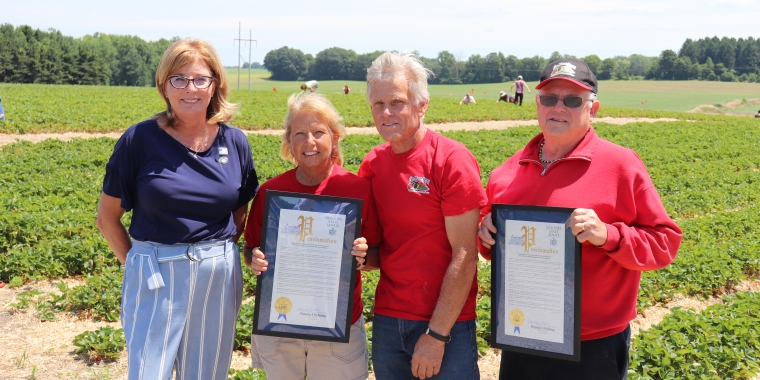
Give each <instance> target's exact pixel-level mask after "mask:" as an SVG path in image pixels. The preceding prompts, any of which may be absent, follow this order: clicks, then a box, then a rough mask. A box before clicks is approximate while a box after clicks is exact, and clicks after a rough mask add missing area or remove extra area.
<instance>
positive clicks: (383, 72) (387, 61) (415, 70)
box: [367, 51, 435, 105]
mask: <svg viewBox="0 0 760 380" xmlns="http://www.w3.org/2000/svg"><path fill="white" fill-rule="evenodd" d="M433 75H435V74H433V72H432V71H431V70H430V69H428V68H426V67H425V65H423V64H422V62H421V61H420V59H419V58H418V57H417V56H416V55H414V54H412V53H399V52H395V51H388V52H385V53H383V54H382V55H381V56H379V57H377V58H376V59H375V60H374V61H373V62H372V65H370V67H369V68H368V69H367V102H370V98H369V94H370V92H371V91H372V85H374V84H375V83H377V82H379V81H381V80H392V79H395V78H398V77H402V76H403V78H405V79H406V80H407V82H408V83H409V89H408V93H409V96H410V98H411V100H412V101H413V102H414V103H415V104H417V105H420V104H422V103H427V102H428V101H430V93H429V92H428V83H427V80H428V78H430V77H431V76H433Z"/></svg>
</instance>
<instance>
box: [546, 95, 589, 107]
mask: <svg viewBox="0 0 760 380" xmlns="http://www.w3.org/2000/svg"><path fill="white" fill-rule="evenodd" d="M538 99H539V101H540V102H541V104H542V105H544V106H546V107H554V106H555V105H557V102H559V97H557V96H555V95H540V96H539V97H538ZM562 103H563V104H564V105H565V107H567V108H578V107H580V106H581V105H582V104H583V98H581V97H580V96H575V95H570V96H565V97H564V98H562Z"/></svg>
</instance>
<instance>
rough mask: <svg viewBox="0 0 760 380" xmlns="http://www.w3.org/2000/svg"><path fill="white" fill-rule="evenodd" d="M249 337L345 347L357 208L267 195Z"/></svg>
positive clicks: (350, 202)
mask: <svg viewBox="0 0 760 380" xmlns="http://www.w3.org/2000/svg"><path fill="white" fill-rule="evenodd" d="M265 205H266V206H265V207H266V208H265V211H264V221H263V223H262V232H261V251H262V252H264V254H265V256H266V260H267V261H268V262H269V266H268V270H267V271H266V272H264V273H262V274H261V275H260V276H259V277H258V278H257V281H256V299H255V305H254V317H253V330H252V331H253V333H254V334H258V335H271V336H280V337H288V338H299V339H311V340H323V341H330V342H343V343H347V342H348V340H349V333H350V331H351V311H352V307H353V299H354V286H355V284H356V260H355V259H354V256H352V255H351V248H352V247H353V244H354V239H356V238H357V237H359V236H360V227H361V215H362V200H361V199H353V198H338V197H330V196H322V195H313V194H300V193H288V192H282V191H272V190H269V191H267V192H266V198H265Z"/></svg>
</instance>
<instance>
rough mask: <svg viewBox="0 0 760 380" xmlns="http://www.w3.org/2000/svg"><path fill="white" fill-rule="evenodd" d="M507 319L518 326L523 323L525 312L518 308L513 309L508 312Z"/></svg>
mask: <svg viewBox="0 0 760 380" xmlns="http://www.w3.org/2000/svg"><path fill="white" fill-rule="evenodd" d="M509 321H510V322H512V324H513V325H515V326H517V327H520V326H522V324H523V323H525V314H523V312H522V310H520V309H513V310H512V311H510V312H509Z"/></svg>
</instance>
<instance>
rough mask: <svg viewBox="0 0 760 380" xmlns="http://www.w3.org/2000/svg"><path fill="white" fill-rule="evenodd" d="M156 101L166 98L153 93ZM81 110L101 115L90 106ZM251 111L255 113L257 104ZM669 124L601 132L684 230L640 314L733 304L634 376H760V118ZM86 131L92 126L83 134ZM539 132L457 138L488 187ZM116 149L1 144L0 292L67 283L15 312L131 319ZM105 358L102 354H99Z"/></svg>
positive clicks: (665, 342) (262, 156) (113, 121)
mask: <svg viewBox="0 0 760 380" xmlns="http://www.w3.org/2000/svg"><path fill="white" fill-rule="evenodd" d="M3 86H4V87H3V89H4V90H8V88H6V87H5V86H8V85H3ZM108 90H109V89H104V91H108ZM135 91H138V92H139V91H144V89H135ZM151 91H155V90H151ZM138 92H136V93H135V94H134V98H133V99H123V100H124V102H123V104H124V105H125V108H126V111H123V112H122V111H119V112H120V113H119V114H115V115H116V116H113V115H112V116H104V114H101V115H92V119H87V120H90V121H89V122H83V121H82V120H83V119H82V117H84V116H82V115H69V116H66V117H71V119H72V120H78V121H77V122H76V123H73V122H72V123H71V124H70V125H68V124H61V123H60V122H59V121H58V120H59V118H61V117H64V116H61V115H57V116H49V115H46V114H45V113H44V112H45V111H41V112H40V114H39V115H37V116H35V115H32V116H29V119H28V120H27V121H24V122H16V121H12V122H10V123H6V124H0V130H2V131H5V132H9V131H10V132H18V131H25V132H29V131H30V129H29V128H31V127H30V126H31V125H42V126H43V127H42V129H47V130H51V131H57V130H93V131H95V130H97V131H101V130H102V131H105V130H110V131H113V130H121V129H123V128H124V127H125V126H126V125H128V124H130V121H128V120H133V119H134V117H133V116H131V115H133V112H134V110H145V109H152V108H151V107H155V108H156V110H158V107H160V106H161V104H160V103H159V104H155V105H153V104H152V103H151V105H144V106H142V105H140V104H142V103H139V101H136V100H135V99H141V97H142V96H143V95H141V94H140V93H138ZM105 96H106V95H104V96H103V97H105ZM150 96H151V97H152V98H153V99H155V98H156V97H155V94H154V93H151V95H150ZM251 96H253V95H251ZM256 96H261V97H260V98H256V99H253V98H250V99H249V98H246V99H245V102H244V104H249V103H248V102H261V103H262V104H264V103H265V102H269V101H271V99H272V98H275V99H277V101H278V102H280V103H281V104H284V99H285V98H284V97H282V96H280V95H279V94H276V95H273V94H266V95H256ZM4 98H5V96H4ZM97 98H100V97H97ZM30 101H31V100H30ZM88 101H91V102H98V101H102V99H96V98H93V99H90V100H88ZM346 101H347V102H348V101H349V100H346ZM353 101H354V100H350V102H353ZM363 102H364V99H363V98H362V97H359V96H357V97H356V104H353V103H350V104H341V103H338V107H339V109H341V107H348V108H352V109H355V110H357V112H359V111H360V113H358V114H356V115H352V114H350V113H349V112H346V113H344V116H345V117H346V120H358V121H359V122H356V123H350V122H347V124H349V125H368V124H369V122H371V120H370V119H368V118H369V113H368V112H367V110H366V107H365V106H364V103H363ZM4 104H5V102H4ZM126 105H129V106H128V107H126ZM501 106H502V107H501V110H504V107H503V105H501ZM71 107H72V109H76V108H79V107H76V106H74V105H72V106H71ZM82 108H83V109H90V110H91V109H92V108H91V107H90V106H87V107H82ZM256 108H257V109H258V108H266V107H256ZM281 108H282V107H281ZM434 108H438V110H439V112H441V115H445V113H444V112H452V114H450V115H448V116H447V117H450V118H451V119H456V118H457V116H456V115H454V114H453V112H455V111H453V110H461V108H452V109H453V110H452V111H448V108H446V107H434ZM513 108H516V107H513ZM483 109H484V110H487V108H485V107H484V108H483ZM511 109H512V108H510V110H511ZM524 109H525V110H521V109H518V110H515V111H514V112H519V113H516V114H515V115H511V118H518V119H519V118H524V119H530V118H532V117H534V112H535V111H530V110H529V108H528V107H524ZM432 111H434V109H433V108H431V115H430V118H428V119H427V120H428V121H430V119H435V120H437V121H444V120H447V119H445V118H443V116H441V117H442V118H443V119H442V120H438V119H436V117H439V116H436V115H435V114H433V112H432ZM72 112H73V111H72ZM266 112H272V114H271V116H266V115H263V114H261V115H256V116H250V117H251V118H252V119H250V120H254V119H256V120H271V123H272V124H263V125H261V124H259V125H256V126H254V125H253V124H246V123H248V122H247V121H245V120H249V119H246V118H245V117H248V116H245V117H243V118H241V119H240V120H241V121H240V125H244V126H250V127H257V128H258V127H273V126H275V125H277V124H278V123H279V122H280V119H281V115H284V109H279V108H276V109H274V110H267V111H266ZM341 112H343V110H342V109H341ZM456 112H461V111H456ZM484 112H486V113H485V114H484V115H485V116H477V115H475V116H472V115H470V116H471V120H481V119H488V118H489V117H492V116H489V115H490V114H488V113H487V112H490V111H484ZM494 112H495V111H494ZM608 112H609V114H608V116H622V115H628V116H630V112H632V111H629V110H610V111H608ZM141 113H142V112H141ZM365 113H366V114H365ZM523 113H524V115H523ZM616 113H619V115H616ZM242 114H243V115H246V109H245V107H244V108H243V109H242ZM278 115H279V116H278ZM638 116H647V115H638ZM655 116H657V115H655ZM661 116H676V117H678V118H680V119H691V120H682V121H678V122H667V123H666V122H658V123H653V124H649V123H633V124H626V125H624V126H613V125H607V124H603V123H598V124H595V128H596V130H597V132H598V133H599V135H600V136H602V137H603V138H605V139H608V140H610V141H613V142H615V143H617V144H620V145H623V146H626V147H629V148H631V149H633V150H635V151H636V152H637V153H638V154H639V155H640V156H641V158H642V160H643V161H644V162H645V164H646V165H647V168H648V170H649V173H650V175H651V176H652V179H653V181H654V183H655V185H656V186H657V188H658V190H659V193H660V196H661V197H662V199H663V202H664V204H665V207H666V209H667V211H668V212H669V214H670V215H671V216H672V217H673V218H674V219H676V221H677V222H678V224H679V225H680V226H681V227H682V229H683V231H684V242H683V244H682V246H681V250H680V252H679V255H678V257H677V259H676V261H675V263H674V264H672V265H670V266H669V267H667V268H665V269H663V270H659V271H654V272H646V273H645V274H644V276H643V279H642V284H641V289H640V293H639V311H640V312H642V313H646V310H647V309H648V308H649V307H653V306H663V305H665V304H667V303H668V302H670V301H672V300H673V299H674V298H675V297H676V295H677V294H680V295H684V296H687V297H692V298H697V299H708V298H714V297H719V298H722V302H718V303H716V304H715V305H713V306H710V307H708V308H707V309H705V310H701V311H691V310H682V309H678V308H676V309H675V310H673V311H672V312H671V313H669V314H668V315H667V316H666V317H665V319H664V320H663V321H662V322H660V323H658V324H656V325H654V326H653V327H652V328H650V329H648V330H646V331H642V332H641V333H640V334H638V335H637V336H636V337H635V339H634V340H633V343H632V347H631V368H630V375H629V378H631V379H751V378H753V377H754V376H757V374H758V373H760V295H758V294H757V293H756V292H752V291H744V290H743V289H744V288H743V287H742V284H743V283H746V282H747V281H749V280H754V281H757V278H758V273H759V272H760V202H758V200H760V170H759V169H760V133H758V132H760V121H758V120H754V119H749V118H740V117H724V116H705V115H699V116H695V115H690V114H689V115H687V114H673V113H667V115H661ZM47 117H50V118H51V119H50V120H51V121H50V123H49V124H45V123H42V124H35V123H40V120H47V119H45V118H47ZM468 117H469V116H468ZM501 117H502V118H504V115H502V116H501ZM352 118H356V119H352ZM493 118H499V115H496V116H493ZM695 119H698V121H695ZM361 120H363V121H361ZM0 123H2V122H0ZM24 123H28V124H24ZM267 123H269V122H267ZM86 125H89V126H91V127H92V128H91V129H88V128H89V127H87V128H86V127H83V126H86ZM536 133H538V128H537V127H520V128H511V129H507V130H501V131H470V132H451V133H446V135H448V136H449V137H452V138H454V139H456V140H458V141H461V142H462V143H464V144H465V145H467V147H468V148H469V149H470V150H471V151H472V152H473V154H474V155H475V156H476V157H477V159H478V162H479V163H480V165H481V168H482V179H483V184H485V183H486V181H487V179H488V176H489V175H490V172H491V170H493V169H494V168H495V167H496V166H498V165H499V164H501V163H502V162H503V161H504V160H505V159H506V158H507V157H509V156H510V155H511V154H512V153H514V152H515V151H516V150H517V149H519V148H520V147H522V146H523V145H524V144H525V143H526V142H527V141H528V140H529V139H530V138H531V137H532V136H534V135H535V134H536ZM249 142H250V145H251V147H252V150H253V154H254V160H255V162H256V164H257V167H258V170H259V176H260V180H261V181H263V180H266V179H268V178H271V177H273V176H275V175H277V174H279V173H281V172H283V171H285V170H287V169H289V168H290V167H291V166H290V164H288V163H286V162H285V161H283V160H281V159H280V158H279V157H278V150H279V142H280V138H279V137H276V136H263V135H250V136H249ZM379 142H380V139H379V138H378V137H377V136H374V135H351V136H348V138H347V139H346V140H345V142H344V143H343V144H344V152H345V155H346V160H345V161H346V167H347V168H348V169H349V170H351V171H354V172H355V171H356V170H357V169H358V166H359V164H360V163H361V160H362V158H363V157H364V155H365V154H366V153H367V152H368V151H369V150H370V149H371V148H372V147H373V146H375V145H376V144H378V143H379ZM114 143H115V140H113V139H106V138H101V139H90V140H74V141H72V142H67V143H66V142H60V141H56V140H46V141H44V142H42V143H39V144H31V143H15V144H11V145H7V146H4V147H0V188H1V189H2V191H0V210H2V212H0V282H3V283H6V284H9V286H21V285H23V284H27V283H29V282H33V281H37V280H48V279H56V281H55V283H56V284H58V285H57V287H58V291H56V292H55V293H54V294H53V293H50V294H45V293H41V292H39V291H36V292H35V291H33V290H30V291H26V292H23V293H21V294H20V295H19V296H18V297H17V298H16V300H15V301H14V304H13V307H14V308H16V309H19V310H21V309H33V310H34V312H35V313H36V316H37V318H39V319H41V320H50V321H52V320H55V319H56V318H60V316H61V315H62V314H66V313H68V314H74V315H78V316H81V317H82V318H83V319H93V320H106V321H116V320H118V312H119V309H118V308H119V300H120V297H121V295H120V284H121V270H120V268H119V265H118V262H117V261H116V259H115V258H114V257H113V255H112V254H111V253H110V251H109V249H108V246H107V245H106V243H105V241H104V240H103V239H102V237H101V236H100V234H99V232H98V231H97V228H96V227H95V216H96V205H97V201H98V199H99V196H100V186H101V181H102V177H103V173H104V168H105V163H106V161H107V160H108V157H109V155H110V153H111V150H112V149H113V145H114ZM128 219H129V216H128V215H127V216H125V218H124V221H125V224H127V223H128V221H129V220H128ZM245 272H249V271H247V270H246V271H245ZM489 274H490V263H488V262H482V263H481V264H480V272H479V275H478V279H479V283H480V292H479V293H480V298H479V300H478V342H479V345H480V349H481V353H485V352H486V351H487V350H488V341H489V339H490V337H489V331H490V327H489V319H490V317H489V315H490V286H489V278H490V277H489ZM72 277H76V278H81V279H83V280H84V282H82V281H79V283H80V284H81V285H78V286H69V285H68V284H67V283H68V282H71V281H70V280H69V279H70V278H72ZM245 277H246V278H245V281H246V288H245V289H246V291H245V292H246V293H245V297H250V296H251V295H252V294H253V291H254V286H255V285H254V284H255V281H254V279H253V276H251V275H250V274H248V273H246V276H245ZM375 284H376V274H374V273H370V274H366V275H365V285H364V296H363V298H364V301H365V303H366V306H365V319H366V320H367V323H368V326H370V327H371V321H372V315H371V305H372V302H373V293H374V286H375ZM252 306H253V304H252V303H248V304H246V305H244V307H243V311H242V313H241V316H240V319H239V321H238V325H237V326H238V336H237V345H238V348H239V349H240V350H246V346H247V344H248V343H247V342H248V340H249V334H250V328H251V323H252V311H253V310H252V309H253V307H252ZM369 333H370V334H371V331H369ZM119 339H120V335H119V334H118V330H116V331H109V330H93V332H92V333H91V334H88V335H83V336H81V337H77V340H76V342H75V343H74V344H75V345H77V347H80V346H81V348H78V350H81V352H83V353H89V354H90V356H91V357H94V358H102V359H107V358H108V357H109V356H108V355H111V356H110V357H113V355H114V354H113V352H118V351H119V350H120V348H121V347H123V342H122V341H121V340H119ZM98 350H102V351H103V352H102V353H101V355H100V356H98ZM18 354H19V355H20V353H18ZM234 376H235V377H236V378H239V379H246V378H261V377H263V375H261V374H258V373H254V372H252V371H238V372H236V373H235V375H234ZM0 377H1V376H0Z"/></svg>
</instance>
